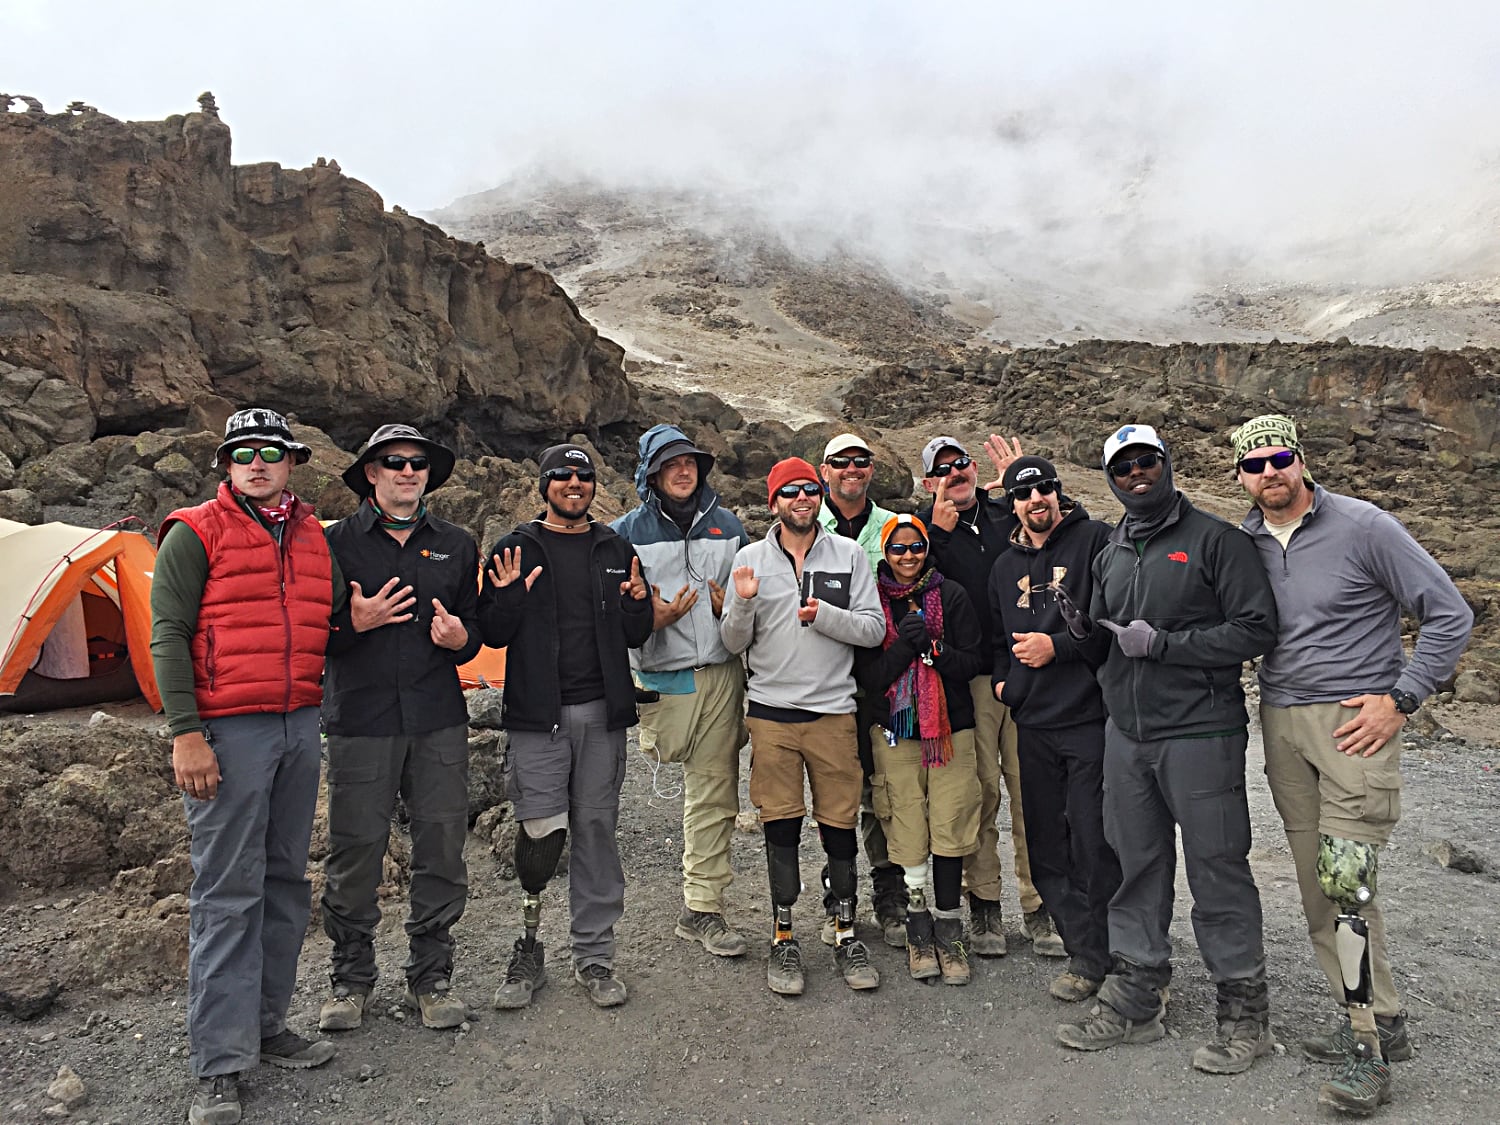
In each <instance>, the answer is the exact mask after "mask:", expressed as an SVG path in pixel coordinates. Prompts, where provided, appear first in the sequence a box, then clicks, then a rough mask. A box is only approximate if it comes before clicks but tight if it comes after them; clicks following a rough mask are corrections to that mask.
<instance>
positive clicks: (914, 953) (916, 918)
mask: <svg viewBox="0 0 1500 1125" xmlns="http://www.w3.org/2000/svg"><path fill="white" fill-rule="evenodd" d="M906 960H907V963H908V964H910V965H911V977H912V980H930V979H931V978H933V977H935V976H937V975H938V974H939V973H941V972H942V971H943V970H942V969H941V968H939V967H938V956H937V945H936V944H935V943H934V939H933V930H932V915H931V914H930V913H928V912H927V911H926V910H920V911H907V914H906Z"/></svg>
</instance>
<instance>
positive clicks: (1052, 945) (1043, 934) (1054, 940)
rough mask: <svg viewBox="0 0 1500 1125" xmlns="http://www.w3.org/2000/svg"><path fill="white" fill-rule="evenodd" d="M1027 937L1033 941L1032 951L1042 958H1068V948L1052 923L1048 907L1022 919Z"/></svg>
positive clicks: (1034, 911)
mask: <svg viewBox="0 0 1500 1125" xmlns="http://www.w3.org/2000/svg"><path fill="white" fill-rule="evenodd" d="M1021 924H1022V925H1023V926H1024V927H1025V929H1026V936H1027V937H1029V938H1030V939H1031V951H1032V952H1033V953H1035V954H1037V955H1038V956H1040V957H1066V956H1067V955H1068V948H1067V946H1065V945H1063V939H1062V937H1061V935H1059V934H1058V932H1057V927H1056V926H1055V925H1053V923H1052V915H1050V914H1048V913H1047V908H1046V907H1041V908H1039V909H1037V910H1033V911H1031V912H1030V913H1029V914H1026V915H1025V916H1024V917H1023V918H1022V919H1021Z"/></svg>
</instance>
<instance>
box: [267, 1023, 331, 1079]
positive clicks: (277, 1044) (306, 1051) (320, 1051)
mask: <svg viewBox="0 0 1500 1125" xmlns="http://www.w3.org/2000/svg"><path fill="white" fill-rule="evenodd" d="M334 1054H335V1051H334V1046H333V1044H332V1043H330V1042H328V1040H326V1039H319V1040H317V1041H314V1040H311V1039H304V1038H302V1036H300V1035H298V1034H297V1033H296V1032H295V1031H293V1030H292V1029H291V1028H289V1027H283V1028H282V1029H281V1030H280V1031H278V1032H277V1033H276V1034H275V1035H273V1036H271V1037H270V1038H269V1039H262V1040H261V1041H260V1061H261V1062H263V1063H270V1064H271V1065H272V1066H280V1067H285V1068H287V1069H288V1070H310V1069H312V1068H313V1067H315V1066H322V1065H323V1064H324V1063H326V1062H327V1061H328V1060H329V1059H331V1058H333V1056H334Z"/></svg>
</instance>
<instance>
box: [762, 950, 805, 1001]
mask: <svg viewBox="0 0 1500 1125" xmlns="http://www.w3.org/2000/svg"><path fill="white" fill-rule="evenodd" d="M766 985H767V987H769V988H770V990H771V991H772V992H775V993H777V994H779V995H781V996H801V995H802V947H801V946H800V945H798V944H797V939H796V938H787V939H786V940H785V941H773V942H772V943H771V958H770V960H769V961H767V962H766Z"/></svg>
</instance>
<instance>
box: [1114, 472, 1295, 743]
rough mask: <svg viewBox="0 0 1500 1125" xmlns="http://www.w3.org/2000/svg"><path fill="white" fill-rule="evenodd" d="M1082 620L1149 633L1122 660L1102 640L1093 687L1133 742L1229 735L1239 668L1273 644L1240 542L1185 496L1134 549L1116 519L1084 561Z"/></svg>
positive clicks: (1272, 626) (1264, 585)
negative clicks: (1090, 576) (1086, 589)
mask: <svg viewBox="0 0 1500 1125" xmlns="http://www.w3.org/2000/svg"><path fill="white" fill-rule="evenodd" d="M1089 616H1090V617H1092V618H1093V619H1094V621H1095V628H1096V629H1098V628H1102V626H1100V625H1098V622H1099V621H1100V620H1101V619H1104V618H1108V619H1109V620H1111V621H1114V622H1117V623H1118V624H1121V625H1124V624H1128V623H1129V622H1130V621H1131V620H1132V619H1134V618H1141V619H1142V620H1144V621H1147V622H1149V623H1150V624H1151V625H1153V626H1155V627H1156V628H1157V629H1158V630H1159V632H1158V633H1157V635H1156V640H1155V642H1154V643H1153V644H1152V647H1151V653H1150V656H1149V657H1147V658H1145V659H1140V660H1137V659H1132V658H1130V657H1128V656H1126V655H1125V654H1124V653H1123V652H1121V651H1120V646H1119V645H1118V644H1117V643H1115V642H1114V638H1113V634H1111V638H1110V639H1111V643H1110V646H1109V659H1108V660H1106V661H1105V663H1104V666H1103V667H1102V668H1101V669H1099V687H1100V689H1101V690H1102V691H1103V692H1104V706H1105V708H1106V709H1107V710H1108V711H1109V717H1110V718H1111V719H1112V720H1114V723H1115V725H1116V726H1117V727H1119V728H1120V730H1121V731H1123V732H1124V733H1125V734H1126V735H1127V736H1129V737H1130V738H1133V739H1135V740H1136V741H1137V742H1149V741H1153V740H1156V739H1161V738H1180V737H1182V736H1184V735H1200V734H1214V733H1217V732H1221V731H1231V730H1239V729H1241V728H1242V727H1244V726H1245V725H1246V724H1247V723H1248V721H1249V717H1248V715H1247V714H1246V713H1245V693H1244V690H1243V689H1242V688H1241V687H1240V670H1241V666H1242V665H1243V664H1244V662H1245V661H1246V660H1250V659H1252V658H1253V657H1256V656H1259V655H1261V654H1262V653H1265V652H1269V651H1270V650H1271V648H1272V647H1273V646H1274V645H1275V644H1276V629H1277V617H1276V599H1275V597H1274V595H1273V594H1272V592H1271V584H1270V582H1269V581H1268V580H1267V578H1266V569H1265V567H1264V566H1263V565H1261V561H1260V556H1259V554H1258V553H1257V551H1256V549H1255V544H1254V543H1253V542H1251V540H1250V537H1249V536H1248V535H1246V534H1245V533H1244V532H1243V531H1241V530H1240V529H1239V528H1237V527H1235V526H1234V525H1233V524H1230V523H1226V522H1225V521H1223V520H1221V519H1219V518H1218V517H1217V516H1211V515H1209V514H1208V513H1207V512H1200V511H1199V510H1198V509H1197V508H1195V507H1193V505H1192V504H1191V503H1190V502H1189V500H1188V498H1187V497H1186V496H1182V497H1180V498H1179V501H1178V507H1177V512H1176V514H1175V515H1174V516H1173V517H1172V518H1171V520H1170V521H1169V522H1168V523H1167V524H1166V526H1165V527H1163V528H1161V530H1159V531H1157V532H1156V533H1155V534H1153V535H1152V536H1151V537H1150V538H1149V539H1146V540H1144V541H1143V542H1141V543H1139V544H1136V543H1133V542H1131V540H1130V539H1129V537H1128V536H1127V535H1126V534H1125V523H1124V521H1123V520H1122V521H1121V522H1120V524H1119V525H1118V526H1116V527H1115V529H1114V530H1113V531H1111V532H1110V535H1109V539H1108V541H1107V542H1106V543H1105V545H1104V548H1103V550H1101V551H1100V552H1099V555H1098V557H1097V558H1096V559H1095V560H1094V596H1093V599H1092V601H1091V602H1090V605H1089Z"/></svg>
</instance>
